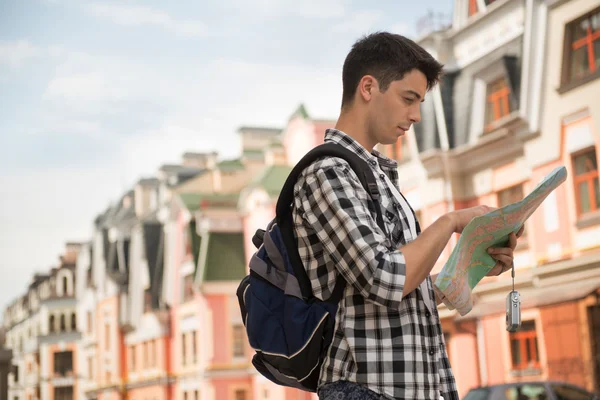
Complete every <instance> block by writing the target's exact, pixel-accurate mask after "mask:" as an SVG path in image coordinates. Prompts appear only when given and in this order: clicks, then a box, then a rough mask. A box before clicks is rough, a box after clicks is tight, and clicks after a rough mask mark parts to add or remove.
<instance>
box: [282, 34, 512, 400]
mask: <svg viewBox="0 0 600 400" xmlns="http://www.w3.org/2000/svg"><path fill="white" fill-rule="evenodd" d="M441 71H442V65H441V64H439V63H438V62H437V61H436V60H435V59H433V57H431V55H430V54H428V53H427V52H426V51H425V50H424V49H423V48H421V47H420V46H419V45H417V44H416V43H414V42H413V41H411V40H409V39H407V38H405V37H402V36H399V35H394V34H390V33H375V34H372V35H369V36H366V37H364V38H362V39H361V40H359V41H358V42H356V43H355V44H354V46H353V47H352V50H351V51H350V53H349V54H348V56H347V58H346V60H345V62H344V67H343V74H342V83H343V96H342V109H341V113H340V116H339V119H338V121H337V124H336V126H335V129H329V130H327V132H326V133H325V141H326V142H336V143H338V144H340V145H341V146H344V147H346V148H348V149H351V150H352V151H354V152H355V153H356V154H358V155H359V156H360V157H361V158H363V159H364V160H365V161H367V162H368V163H369V165H370V166H371V167H372V169H373V171H374V172H375V174H376V177H377V179H378V186H379V191H380V192H381V197H380V203H381V207H382V212H383V214H384V220H385V225H386V228H387V232H382V230H381V229H380V228H379V227H378V225H377V223H376V213H375V208H374V206H373V203H372V200H371V199H370V198H369V196H368V195H367V193H366V191H365V190H364V189H363V187H362V185H361V184H360V182H359V180H358V178H357V176H356V175H355V174H354V172H353V171H352V170H351V169H350V167H349V165H348V164H347V163H346V162H345V161H343V160H341V159H338V158H332V157H329V158H323V159H320V160H317V161H316V162H315V163H313V164H312V165H310V166H309V167H308V168H306V169H305V170H304V171H303V173H302V175H301V177H300V179H299V180H298V182H297V184H296V186H295V193H296V198H295V203H294V210H293V216H294V226H295V232H296V236H297V238H298V246H299V253H300V256H301V258H302V261H303V263H304V265H305V268H306V270H307V273H308V276H309V278H310V280H311V285H312V289H313V292H314V295H315V296H316V297H317V298H319V299H321V300H326V299H327V298H329V296H330V295H331V293H332V291H333V288H334V286H335V282H336V278H337V276H338V274H341V275H342V276H343V277H344V278H345V279H346V281H347V285H346V289H345V292H344V296H343V298H342V300H341V301H340V304H339V306H338V312H337V315H336V326H335V333H334V337H333V341H332V344H331V346H330V348H329V349H328V351H327V354H326V358H325V360H324V362H323V365H322V368H321V373H320V382H319V389H318V394H319V397H320V399H324V400H329V399H346V400H350V399H381V398H384V399H390V398H393V399H428V400H429V399H439V398H440V396H442V397H443V398H444V399H458V394H457V391H456V384H455V380H454V376H453V374H452V371H451V368H450V364H449V362H448V356H447V353H446V349H445V345H444V341H443V334H442V330H441V326H440V320H439V316H438V312H437V305H436V300H437V299H436V296H435V293H434V291H433V284H432V279H431V277H430V276H429V275H430V273H431V269H432V268H433V266H434V264H435V262H436V260H437V259H438V257H439V256H440V254H441V252H442V250H443V249H444V247H445V246H446V244H447V243H448V241H449V240H450V237H451V235H452V234H453V233H454V232H457V233H460V232H461V231H462V230H463V228H464V227H465V226H466V225H467V224H468V223H469V221H471V219H473V218H474V217H476V216H479V215H483V214H485V213H487V212H489V211H491V208H489V207H486V206H478V207H474V208H469V209H464V210H460V211H454V212H451V213H448V214H446V215H444V216H442V217H441V218H439V219H438V220H437V221H436V222H434V223H433V224H432V225H431V226H430V227H429V228H427V229H426V230H425V231H423V232H422V233H420V232H417V231H415V226H417V227H418V224H416V221H415V216H414V213H413V211H412V209H411V208H410V207H409V206H408V204H407V203H406V200H405V199H404V198H403V197H402V196H401V194H400V193H399V191H398V188H397V185H398V183H397V181H398V173H397V163H396V162H395V161H394V160H391V159H389V158H386V157H384V156H383V155H381V154H380V153H378V152H377V151H375V150H374V147H375V145H376V144H377V143H382V144H392V143H395V142H396V141H397V140H398V138H399V137H400V136H402V135H404V134H405V133H406V131H408V130H409V129H410V127H411V125H412V124H415V123H418V122H419V121H420V119H421V115H420V103H421V102H422V101H423V99H424V98H425V94H426V92H427V91H429V90H430V89H431V88H432V87H433V86H434V85H435V84H437V82H438V80H439V78H440V74H441ZM417 230H418V228H417ZM419 233H420V234H419ZM418 234H419V236H418V237H417V235H418ZM519 235H520V233H519ZM516 240H517V236H516V235H514V234H512V235H511V237H510V244H509V247H508V248H501V249H496V250H495V253H493V254H492V255H493V257H495V259H496V260H497V261H498V262H497V265H496V266H495V267H494V268H493V270H492V271H491V272H490V275H498V274H500V273H502V272H504V271H506V270H508V269H510V267H511V265H512V262H513V249H514V247H515V246H516ZM438 302H439V300H438Z"/></svg>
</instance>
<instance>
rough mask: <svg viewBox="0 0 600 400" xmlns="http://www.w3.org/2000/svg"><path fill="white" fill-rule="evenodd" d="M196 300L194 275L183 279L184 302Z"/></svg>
mask: <svg viewBox="0 0 600 400" xmlns="http://www.w3.org/2000/svg"><path fill="white" fill-rule="evenodd" d="M193 298H194V274H193V273H192V274H188V275H186V276H185V277H184V278H183V301H184V302H186V301H190V300H192V299H193Z"/></svg>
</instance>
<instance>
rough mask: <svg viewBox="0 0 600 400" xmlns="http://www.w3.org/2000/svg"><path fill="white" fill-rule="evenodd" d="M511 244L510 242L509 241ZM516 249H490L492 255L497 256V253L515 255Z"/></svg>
mask: <svg viewBox="0 0 600 400" xmlns="http://www.w3.org/2000/svg"><path fill="white" fill-rule="evenodd" d="M509 246H510V243H509ZM514 250H515V249H513V248H512V247H496V248H493V249H491V250H490V255H491V256H492V257H496V255H499V254H504V255H506V256H510V257H512V256H513V253H514Z"/></svg>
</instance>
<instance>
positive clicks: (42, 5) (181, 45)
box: [0, 0, 452, 309]
mask: <svg viewBox="0 0 600 400" xmlns="http://www.w3.org/2000/svg"><path fill="white" fill-rule="evenodd" d="M428 11H435V12H443V13H446V14H447V15H451V12H452V0H420V1H419V2H417V3H415V2H408V1H397V0H378V1H352V0H302V1H297V0H294V1H292V0H202V1H177V2H167V1H156V0H146V1H143V0H137V1H133V0H132V1H128V0H121V1H118V0H114V1H104V0H102V1H100V0H97V1H88V0H38V1H33V0H0V272H1V277H0V308H1V309H4V307H6V306H7V305H8V304H9V303H10V302H11V301H12V300H14V299H15V298H16V297H17V296H20V295H22V294H24V293H25V291H26V289H27V286H28V284H29V283H30V281H31V278H32V276H33V274H34V273H35V272H43V271H47V270H49V269H50V268H51V267H53V266H55V265H56V264H57V262H58V257H59V255H60V254H61V253H62V252H63V250H64V246H65V243H66V242H68V241H75V242H77V241H87V240H89V238H90V236H91V233H92V221H93V219H94V218H95V217H96V215H98V214H99V213H101V212H102V211H103V210H105V209H106V207H108V205H109V204H110V203H111V202H113V201H116V200H117V198H118V197H119V196H120V195H121V194H123V193H124V192H125V191H127V190H128V189H130V188H131V187H132V186H133V185H134V184H135V182H137V180H139V179H140V178H142V177H151V176H153V175H154V174H155V172H156V170H157V169H158V167H159V166H160V165H162V164H166V163H178V162H179V161H180V160H181V155H182V154H183V153H184V152H186V151H198V152H201V151H217V152H218V153H219V154H220V158H222V159H227V158H234V157H236V156H237V155H239V152H240V149H239V148H240V141H239V137H238V135H237V133H236V130H237V128H239V127H240V126H242V125H246V126H247V125H258V126H268V127H282V126H283V125H284V124H285V123H286V121H287V119H288V118H289V116H290V115H291V114H292V113H293V112H294V110H295V109H296V108H297V107H298V105H299V104H301V103H303V104H305V106H306V108H307V110H308V112H309V114H310V115H311V116H312V117H315V118H330V119H336V117H337V115H338V111H339V106H340V100H341V68H342V64H343V61H344V57H345V56H346V54H347V52H348V51H349V49H350V47H351V45H352V43H353V42H354V41H355V40H357V39H358V38H360V37H361V36H362V35H364V34H367V33H370V32H375V31H380V30H385V31H390V32H394V33H400V34H403V35H406V36H408V37H412V38H417V37H418V32H417V27H416V21H417V20H418V19H419V18H421V17H423V16H424V15H425V14H426V13H427V12H428Z"/></svg>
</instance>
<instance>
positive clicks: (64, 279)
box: [62, 275, 70, 296]
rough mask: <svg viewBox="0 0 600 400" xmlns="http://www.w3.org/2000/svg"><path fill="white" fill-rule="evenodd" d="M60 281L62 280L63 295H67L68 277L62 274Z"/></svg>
mask: <svg viewBox="0 0 600 400" xmlns="http://www.w3.org/2000/svg"><path fill="white" fill-rule="evenodd" d="M62 281H63V296H68V295H70V293H69V289H68V288H69V286H68V284H69V278H67V276H66V275H65V276H63V279H62Z"/></svg>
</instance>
